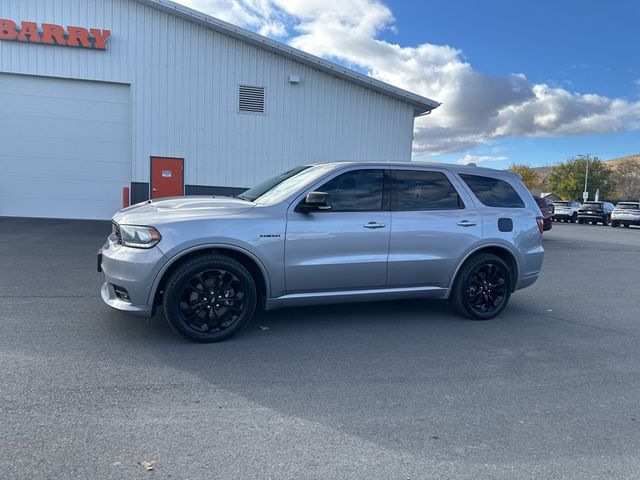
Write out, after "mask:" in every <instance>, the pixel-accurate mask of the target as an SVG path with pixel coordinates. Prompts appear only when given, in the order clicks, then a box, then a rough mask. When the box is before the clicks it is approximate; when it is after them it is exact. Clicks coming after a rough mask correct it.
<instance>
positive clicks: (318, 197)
mask: <svg viewBox="0 0 640 480" xmlns="http://www.w3.org/2000/svg"><path fill="white" fill-rule="evenodd" d="M297 210H298V211H299V212H302V213H309V212H313V211H316V210H331V205H330V204H329V194H328V193H326V192H309V193H308V194H307V198H306V199H305V200H304V202H301V203H300V205H298V208H297Z"/></svg>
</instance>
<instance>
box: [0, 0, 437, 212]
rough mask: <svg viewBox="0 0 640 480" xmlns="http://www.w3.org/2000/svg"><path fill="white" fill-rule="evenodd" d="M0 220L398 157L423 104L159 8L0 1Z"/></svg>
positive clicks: (132, 0)
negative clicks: (126, 194) (306, 166)
mask: <svg viewBox="0 0 640 480" xmlns="http://www.w3.org/2000/svg"><path fill="white" fill-rule="evenodd" d="M0 105H1V109H2V113H1V114H0V166H1V169H0V216H31V217H57V218H87V219H89V218H95V219H105V218H109V217H110V216H111V215H112V214H113V212H114V211H115V210H117V209H119V208H121V206H122V202H123V187H130V189H131V202H133V203H135V202H138V201H142V200H145V199H147V198H149V196H152V197H153V196H162V195H169V194H176V193H177V194H182V193H185V194H201V193H204V194H226V193H231V192H235V191H236V189H238V188H243V187H248V186H251V185H252V184H254V183H256V182H257V181H259V180H262V179H264V178H266V177H268V176H272V175H274V174H276V173H278V172H281V171H283V170H285V169H287V168H288V167H292V166H295V165H299V164H301V163H308V162H317V161H330V160H353V159H358V160H379V161H389V160H407V161H408V160H410V157H411V143H412V136H413V121H414V117H416V116H418V115H422V114H425V113H428V112H430V111H431V110H432V109H434V108H436V107H437V106H438V105H439V104H438V103H437V102H435V101H433V100H429V99H427V98H424V97H421V96H418V95H415V94H413V93H410V92H407V91H404V90H401V89H398V88H395V87H393V86H390V85H387V84H384V83H382V82H379V81H377V80H374V79H372V78H369V77H367V76H365V75H362V74H359V73H357V72H355V71H352V70H349V69H346V68H344V67H341V66H339V65H336V64H333V63H330V62H327V61H325V60H322V59H320V58H317V57H314V56H312V55H309V54H306V53H304V52H301V51H299V50H296V49H293V48H291V47H289V46H287V45H285V44H282V43H279V42H276V41H273V40H270V39H267V38H265V37H262V36H260V35H257V34H255V33H252V32H249V31H247V30H244V29H241V28H238V27H235V26H233V25H230V24H228V23H225V22H222V21H220V20H217V19H215V18H212V17H210V16H207V15H205V14H202V13H200V12H196V11H194V10H191V9H188V8H186V7H183V6H180V5H178V4H175V3H172V2H169V1H166V0H0Z"/></svg>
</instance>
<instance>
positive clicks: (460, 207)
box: [389, 167, 467, 212]
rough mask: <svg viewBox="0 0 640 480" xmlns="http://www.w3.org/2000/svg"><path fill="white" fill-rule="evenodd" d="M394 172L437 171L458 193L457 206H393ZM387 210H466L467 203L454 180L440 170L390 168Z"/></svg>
mask: <svg viewBox="0 0 640 480" xmlns="http://www.w3.org/2000/svg"><path fill="white" fill-rule="evenodd" d="M396 172H420V173H439V174H440V175H442V176H443V177H444V178H445V179H446V180H447V181H448V182H449V185H451V187H452V188H453V190H454V192H456V194H457V195H458V207H456V208H394V205H393V182H394V173H396ZM389 182H390V183H389V210H390V211H392V212H451V211H458V210H466V209H467V204H466V203H465V201H464V198H463V196H462V195H461V194H460V191H459V190H458V189H457V188H456V186H455V184H454V182H452V181H451V178H449V176H448V175H447V174H446V173H445V172H444V171H442V170H430V169H429V170H428V169H424V168H420V169H417V168H401V167H400V168H392V169H390V171H389Z"/></svg>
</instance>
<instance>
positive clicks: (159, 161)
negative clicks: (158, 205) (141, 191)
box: [151, 157, 184, 198]
mask: <svg viewBox="0 0 640 480" xmlns="http://www.w3.org/2000/svg"><path fill="white" fill-rule="evenodd" d="M183 173H184V160H183V159H182V158H164V157H151V198H160V197H176V196H180V195H183V194H184V176H183Z"/></svg>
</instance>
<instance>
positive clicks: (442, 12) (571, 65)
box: [381, 0, 640, 166]
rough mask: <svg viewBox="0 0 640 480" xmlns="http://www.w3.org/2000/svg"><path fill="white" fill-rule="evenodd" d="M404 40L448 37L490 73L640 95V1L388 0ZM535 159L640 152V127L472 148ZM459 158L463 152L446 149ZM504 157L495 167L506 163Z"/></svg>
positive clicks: (393, 37)
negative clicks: (620, 131)
mask: <svg viewBox="0 0 640 480" xmlns="http://www.w3.org/2000/svg"><path fill="white" fill-rule="evenodd" d="M386 4H387V5H388V6H389V7H390V8H391V10H392V11H393V14H394V16H395V17H396V25H397V30H396V32H391V31H386V32H384V33H383V35H381V37H382V38H384V39H386V40H388V41H390V42H397V43H401V44H416V43H421V42H425V41H427V42H430V43H435V44H447V45H451V46H453V47H455V48H458V49H461V50H462V51H463V52H464V57H465V58H466V59H467V60H468V61H469V62H471V63H472V64H473V66H474V67H475V68H477V69H478V70H480V71H482V72H484V73H486V74H490V75H500V76H503V75H508V74H509V73H524V74H525V75H526V76H527V78H528V79H529V80H531V81H532V82H535V83H548V84H550V85H557V86H560V87H563V88H566V89H570V90H573V91H578V92H581V93H598V94H601V95H606V96H609V97H622V98H628V99H629V100H632V101H633V100H638V98H640V80H639V79H640V61H639V60H640V51H639V50H638V47H639V46H640V39H639V38H638V32H640V1H616V2H609V1H572V0H568V1H557V0H556V1H550V0H537V1H535V2H530V1H506V0H502V1H499V0H488V1H482V2H479V1H473V0H452V1H447V2H410V1H406V0H404V1H403V0H394V1H387V2H386ZM469 153H471V154H476V155H490V156H508V157H509V158H510V160H513V161H518V162H526V163H530V164H535V165H545V164H551V163H555V162H557V161H562V160H564V159H566V158H567V157H569V156H572V155H575V154H584V153H591V154H593V155H597V156H599V157H601V158H613V157H617V156H624V155H630V154H634V153H640V132H638V131H634V132H623V133H606V134H594V135H588V134H587V135H579V136H560V137H550V138H548V137H545V138H537V139H536V138H524V139H523V138H520V137H515V138H507V139H504V140H496V141H494V142H492V143H491V144H490V145H487V146H484V147H480V148H476V149H473V150H471V151H469ZM438 157H439V158H441V159H443V160H445V161H455V159H457V158H459V155H458V154H457V153H455V154H447V155H440V156H438ZM506 163H508V161H506V162H498V163H497V164H495V166H499V165H504V164H506Z"/></svg>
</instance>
